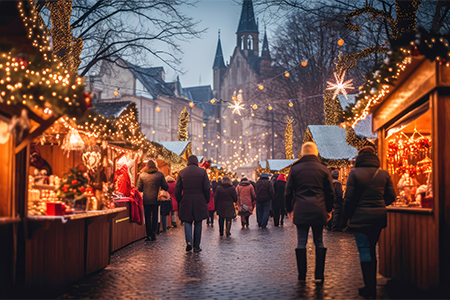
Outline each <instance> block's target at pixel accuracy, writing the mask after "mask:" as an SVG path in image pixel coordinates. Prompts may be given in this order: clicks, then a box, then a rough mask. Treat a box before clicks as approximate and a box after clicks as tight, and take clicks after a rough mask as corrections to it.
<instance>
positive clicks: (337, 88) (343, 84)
mask: <svg viewBox="0 0 450 300" xmlns="http://www.w3.org/2000/svg"><path fill="white" fill-rule="evenodd" d="M334 78H336V83H334V82H330V81H327V84H328V87H327V90H334V95H333V99H335V98H336V96H337V95H339V94H343V95H344V96H345V99H348V98H347V90H346V89H351V90H352V89H354V87H353V84H352V81H353V79H350V80H347V81H344V80H345V71H344V72H343V73H342V76H341V77H340V78H339V76H338V75H337V73H336V72H334Z"/></svg>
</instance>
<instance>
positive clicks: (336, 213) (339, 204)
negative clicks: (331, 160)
mask: <svg viewBox="0 0 450 300" xmlns="http://www.w3.org/2000/svg"><path fill="white" fill-rule="evenodd" d="M331 177H332V178H333V188H334V203H333V212H332V216H331V226H330V229H331V231H341V230H342V220H343V218H342V217H343V213H344V212H343V200H344V199H343V196H344V192H343V190H342V183H341V181H340V180H339V170H333V171H331Z"/></svg>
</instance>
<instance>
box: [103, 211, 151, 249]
mask: <svg viewBox="0 0 450 300" xmlns="http://www.w3.org/2000/svg"><path fill="white" fill-rule="evenodd" d="M126 205H127V210H126V211H121V212H120V213H119V214H118V215H117V216H116V217H114V219H113V220H112V224H111V227H112V229H111V252H114V251H116V250H118V249H120V248H122V247H125V246H126V245H128V244H131V243H133V242H135V241H137V240H140V239H142V238H144V237H145V236H146V231H145V225H138V224H137V223H133V222H130V219H128V220H125V221H121V220H123V219H124V218H127V217H131V216H130V204H129V203H127V204H126ZM117 221H119V222H117Z"/></svg>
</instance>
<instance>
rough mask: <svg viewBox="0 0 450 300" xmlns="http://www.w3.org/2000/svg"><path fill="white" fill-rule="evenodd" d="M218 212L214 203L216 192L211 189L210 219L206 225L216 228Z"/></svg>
mask: <svg viewBox="0 0 450 300" xmlns="http://www.w3.org/2000/svg"><path fill="white" fill-rule="evenodd" d="M215 211H216V206H215V203H214V192H213V188H212V184H211V187H210V189H209V202H208V219H207V220H206V225H207V226H210V225H211V227H214V212H215Z"/></svg>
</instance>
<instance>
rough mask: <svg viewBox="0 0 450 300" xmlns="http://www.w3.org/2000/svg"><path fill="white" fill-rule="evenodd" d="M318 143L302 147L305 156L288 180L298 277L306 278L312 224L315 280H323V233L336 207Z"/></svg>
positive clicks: (308, 143)
mask: <svg viewBox="0 0 450 300" xmlns="http://www.w3.org/2000/svg"><path fill="white" fill-rule="evenodd" d="M318 154H319V151H318V150H317V146H316V144H314V143H312V142H307V143H305V144H303V146H302V158H301V159H300V160H299V161H297V162H296V163H294V164H293V165H292V167H291V170H290V171H289V177H288V181H287V183H286V191H285V199H286V210H287V211H288V212H289V213H291V212H293V216H292V219H293V222H294V224H295V225H297V237H298V243H297V249H295V254H296V258H297V268H298V279H299V280H302V281H304V280H305V279H306V270H307V267H306V266H307V262H306V244H307V242H308V232H309V227H311V228H312V232H313V237H314V244H315V246H316V270H315V274H314V277H315V281H316V282H319V283H320V282H323V280H324V275H323V272H324V268H325V255H326V250H327V249H326V248H325V247H324V244H323V240H322V235H323V226H324V225H325V224H326V223H327V221H328V220H329V218H330V217H331V216H330V214H329V213H330V212H331V209H332V207H333V201H334V190H333V185H332V181H333V180H332V178H331V174H330V172H329V171H328V169H327V168H326V167H325V166H324V165H322V164H321V163H320V161H319V159H318V157H317V156H318Z"/></svg>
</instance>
